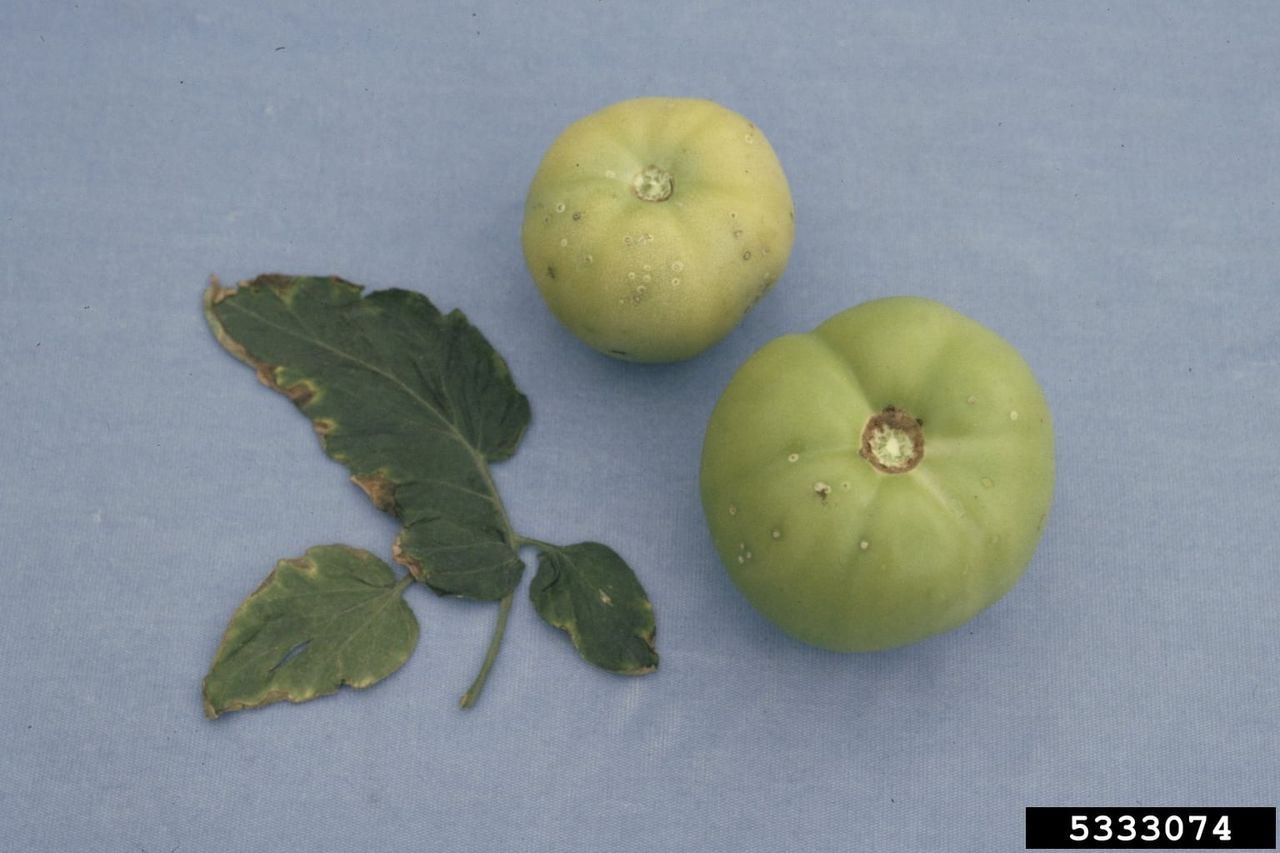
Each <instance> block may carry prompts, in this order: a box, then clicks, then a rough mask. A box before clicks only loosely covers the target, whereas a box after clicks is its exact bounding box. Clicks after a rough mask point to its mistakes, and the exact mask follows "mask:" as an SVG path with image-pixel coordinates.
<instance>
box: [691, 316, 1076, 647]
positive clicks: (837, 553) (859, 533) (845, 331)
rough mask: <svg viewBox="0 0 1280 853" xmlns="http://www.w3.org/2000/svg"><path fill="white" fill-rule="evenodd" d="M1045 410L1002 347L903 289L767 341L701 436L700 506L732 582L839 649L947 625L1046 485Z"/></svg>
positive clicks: (990, 591)
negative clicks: (902, 293)
mask: <svg viewBox="0 0 1280 853" xmlns="http://www.w3.org/2000/svg"><path fill="white" fill-rule="evenodd" d="M1053 479H1054V465H1053V425H1052V422H1051V419H1050V415H1049V408H1048V405H1047V404H1046V402H1045V398H1044V394H1043V393H1042V392H1041V390H1040V386H1039V385H1038V384H1037V382H1036V380H1035V377H1034V376H1032V374H1031V370H1030V369H1029V368H1028V367H1027V364H1026V362H1024V361H1023V359H1022V357H1021V356H1020V355H1019V354H1018V352H1017V351H1016V350H1015V349H1014V348H1013V347H1012V346H1010V345H1009V344H1008V343H1007V342H1006V341H1004V340H1003V339H1002V338H1000V337H999V336H998V335H996V334H995V333H994V332H992V331H991V330H989V329H987V328H986V327H984V326H982V325H980V324H978V323H977V322H975V321H973V320H970V319H969V318H967V317H964V316H963V315H961V314H958V313H956V312H955V311H953V310H951V309H950V308H947V307H945V306H943V305H940V304H938V303H936V302H932V301H930V300H927V299H921V298H916V297H894V298H889V299H880V300H876V301H873V302H868V303H865V304H863V305H860V306H858V307H856V308H851V309H849V310H847V311H844V312H842V313H840V314H837V315H836V316H834V317H832V318H831V319H829V320H827V321H826V322H825V323H823V324H822V325H821V326H819V327H818V328H817V329H816V330H814V331H813V332H811V333H809V334H800V335H786V336H783V337H780V338H777V339H775V340H773V341H771V342H770V343H768V344H766V345H765V346H764V347H763V348H761V349H760V350H759V351H757V352H756V353H755V354H754V355H753V356H751V358H750V359H748V360H747V362H746V363H745V364H743V365H742V367H741V368H740V369H739V370H738V372H737V374H735V375H734V377H733V379H732V381H731V382H730V383H729V386H728V388H727V389H726V390H725V392H724V395H723V396H722V397H721V398H720V400H719V402H718V403H717V404H716V407H715V409H714V411H713V412H712V415H711V421H710V423H709V425H708V426H707V433H706V439H705V442H704V444H703V449H702V472H701V488H702V505H703V509H704V511H705V512H706V516H707V521H708V524H709V526H710V529H711V535H712V538H713V539H714V541H715V546H716V550H717V551H718V552H719V554H720V558H721V560H723V562H724V564H725V566H726V567H727V569H728V571H729V574H730V576H731V577H732V578H733V581H734V583H735V584H736V585H737V586H738V588H739V589H740V590H741V591H742V593H743V594H744V595H745V596H746V598H747V600H748V601H750V602H751V604H752V605H753V606H754V607H755V608H756V609H757V610H759V611H760V612H761V613H763V614H764V616H766V617H767V618H768V619H769V620H771V621H772V622H774V623H775V624H777V625H778V626H779V627H780V628H782V629H783V630H784V631H786V632H787V633H789V634H791V635H792V636H794V637H796V638H798V639H800V640H802V641H804V642H807V643H811V644H813V645H816V646H821V647H823V648H828V649H835V650H839V651H870V650H874V649H887V648H892V647H895V646H901V645H905V644H907V643H912V642H916V641H918V640H922V639H924V638H926V637H930V636H933V635H935V634H939V633H942V632H944V631H948V630H951V629H953V628H956V627H958V626H960V625H962V624H964V623H965V622H967V621H968V620H969V619H971V618H973V616H975V615H976V614H977V613H978V612H979V611H981V610H982V609H983V608H985V607H987V606H988V605H990V604H992V603H994V602H995V601H996V600H997V599H999V598H1000V597H1001V596H1002V595H1004V594H1005V593H1006V592H1007V591H1008V590H1009V589H1010V588H1011V587H1012V586H1013V585H1014V583H1016V582H1017V580H1018V578H1019V577H1020V576H1021V575H1022V573H1023V571H1024V570H1025V568H1026V566H1027V563H1028V562H1029V561H1030V559H1031V555H1032V553H1033V552H1034V551H1035V548H1036V544H1037V542H1038V541H1039V539H1040V534H1041V531H1042V530H1043V528H1044V523H1045V519H1046V517H1047V515H1048V512H1049V505H1050V502H1051V499H1052V495H1053Z"/></svg>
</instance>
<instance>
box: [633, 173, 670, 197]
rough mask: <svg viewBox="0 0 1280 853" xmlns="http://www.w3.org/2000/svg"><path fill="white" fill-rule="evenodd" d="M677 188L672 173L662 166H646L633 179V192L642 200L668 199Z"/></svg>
mask: <svg viewBox="0 0 1280 853" xmlns="http://www.w3.org/2000/svg"><path fill="white" fill-rule="evenodd" d="M675 188H676V185H675V179H674V178H672V177H671V173H670V172H668V171H667V170H666V169H663V168H662V167H660V166H652V165H651V166H646V167H645V168H643V169H641V170H640V171H639V172H636V176H635V177H634V178H632V179H631V192H633V193H635V196H636V198H638V199H640V200H641V201H666V200H667V199H669V198H671V193H673V192H675Z"/></svg>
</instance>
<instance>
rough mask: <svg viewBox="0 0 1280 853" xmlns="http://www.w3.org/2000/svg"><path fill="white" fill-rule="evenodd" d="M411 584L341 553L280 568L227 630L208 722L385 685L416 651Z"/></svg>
mask: <svg viewBox="0 0 1280 853" xmlns="http://www.w3.org/2000/svg"><path fill="white" fill-rule="evenodd" d="M408 583H409V579H408V578H405V579H404V580H399V579H397V577H396V575H395V572H394V571H392V569H391V567H390V566H388V565H387V564H386V563H384V562H382V561H381V560H379V559H378V558H377V557H375V556H373V555H372V554H370V553H368V552H367V551H360V550H357V549H354V548H349V547H346V546H344V545H325V546H320V547H316V548H312V549H310V550H308V551H307V553H306V555H305V556H303V557H299V558H297V559H292V560H281V561H280V562H279V563H277V564H276V566H275V568H274V569H272V570H271V573H270V574H269V575H267V578H266V580H264V581H263V582H262V584H261V585H260V586H259V587H258V588H257V589H256V590H254V592H253V594H252V595H250V596H249V597H248V598H247V599H245V601H244V602H243V603H242V604H241V605H240V607H239V608H238V609H237V610H236V612H235V615H233V616H232V617H231V622H230V624H228V625H227V630H226V633H225V634H224V635H223V637H222V643H221V644H220V645H219V646H218V651H217V654H216V655H215V656H214V659H213V666H212V667H211V668H210V670H209V674H208V675H207V676H206V677H205V679H204V710H205V714H206V715H208V717H209V718H210V719H213V718H214V717H217V716H218V715H220V714H224V713H226V712H228V711H237V710H240V709H242V708H257V707H260V706H262V705H267V704H270V703H272V702H279V701H281V700H283V699H287V700H289V701H290V702H306V701H308V700H310V699H315V698H316V697H319V696H326V695H328V694H330V693H334V692H336V691H337V689H338V688H339V687H341V686H342V685H344V684H345V685H348V686H350V687H353V688H363V687H368V686H370V685H372V684H374V683H376V682H378V681H381V680H382V679H384V678H386V677H387V676H388V675H390V674H391V673H393V672H395V671H396V670H397V669H399V668H400V666H401V665H402V664H403V663H404V662H405V661H406V660H408V658H409V655H410V654H412V653H413V650H414V648H415V647H416V646H417V643H418V620H417V619H415V618H414V615H413V611H411V610H410V609H409V606H408V605H407V604H405V602H404V598H403V597H402V595H401V593H403V591H404V588H405V586H406V585H407V584H408ZM300 602H305V606H299V603H300Z"/></svg>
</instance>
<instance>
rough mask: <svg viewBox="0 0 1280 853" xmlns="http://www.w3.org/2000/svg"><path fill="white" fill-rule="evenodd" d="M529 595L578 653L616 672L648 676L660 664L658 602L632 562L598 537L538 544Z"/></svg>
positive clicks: (546, 619)
mask: <svg viewBox="0 0 1280 853" xmlns="http://www.w3.org/2000/svg"><path fill="white" fill-rule="evenodd" d="M538 549H539V554H538V572H537V574H536V575H534V578H533V581H532V582H531V583H530V585H529V597H530V598H531V599H533V606H534V608H535V609H536V610H537V611H538V615H539V616H541V617H542V618H543V620H545V621H546V622H547V623H548V624H550V625H552V626H553V627H556V628H560V629H562V630H564V631H566V632H567V633H568V634H569V638H570V639H571V640H572V641H573V645H574V646H575V647H576V648H577V650H578V653H579V654H581V655H582V657H583V658H585V659H586V660H588V661H589V662H591V663H593V664H595V665H596V666H598V667H601V668H602V669H607V670H609V671H610V672H618V673H622V674H624V675H644V674H645V673H649V672H653V671H654V669H656V668H657V666H658V653H657V651H656V650H655V649H654V620H653V606H652V605H651V604H650V603H649V598H648V596H646V595H645V592H644V588H643V587H642V586H641V585H640V581H639V580H637V579H636V576H635V573H634V572H633V571H632V570H631V567H630V566H628V565H627V564H626V562H625V561H624V560H623V559H622V558H621V557H619V556H618V554H617V553H615V552H614V551H613V549H611V548H609V547H607V546H605V545H601V544H600V543H598V542H580V543H578V544H577V545H570V546H568V547H565V548H561V547H556V546H552V545H547V544H545V543H539V544H538Z"/></svg>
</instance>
